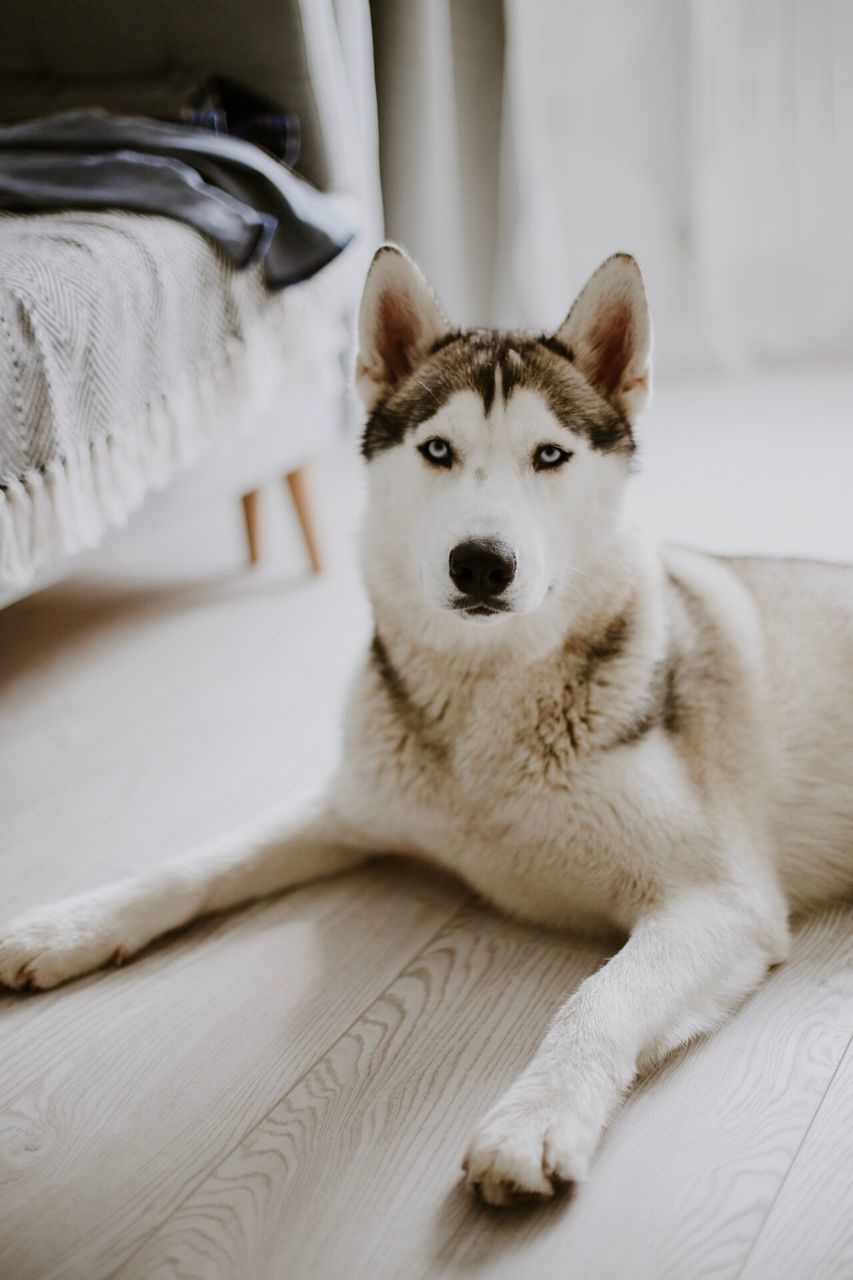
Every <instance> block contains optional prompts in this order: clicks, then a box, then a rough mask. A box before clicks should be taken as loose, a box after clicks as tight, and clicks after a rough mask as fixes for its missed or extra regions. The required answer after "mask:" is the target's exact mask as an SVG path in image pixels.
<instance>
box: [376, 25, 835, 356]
mask: <svg viewBox="0 0 853 1280" xmlns="http://www.w3.org/2000/svg"><path fill="white" fill-rule="evenodd" d="M384 7H385V9H387V10H390V9H391V8H393V9H394V10H395V13H396V17H395V22H396V24H397V26H398V28H399V27H401V26H408V29H409V35H410V37H411V39H410V42H409V45H408V49H407V56H406V58H405V59H403V60H402V61H400V60H399V59H398V60H396V62H395V63H394V65H395V75H396V82H395V85H394V87H393V91H391V90H390V89H389V87H388V84H387V83H386V92H385V95H384V101H383V95H380V131H382V130H383V129H386V130H387V129H388V128H389V127H390V128H391V129H393V127H394V124H393V121H394V120H396V121H397V124H398V125H399V124H400V122H401V121H402V119H403V115H402V114H401V110H400V105H399V104H400V103H401V102H407V103H408V109H409V112H410V114H413V115H414V117H415V118H416V119H418V120H419V121H420V122H421V128H422V129H427V130H431V131H432V151H431V153H430V154H431V159H430V160H429V162H428V164H427V162H426V157H427V153H428V151H429V148H427V147H423V148H420V147H419V145H418V144H417V142H415V144H414V145H412V144H411V135H410V143H409V145H408V146H406V144H405V143H404V142H403V141H401V140H399V139H398V142H397V144H396V146H395V148H394V149H393V152H394V154H387V155H386V153H385V152H384V151H383V166H384V172H383V181H384V182H385V183H386V217H387V221H388V230H389V233H390V234H392V235H395V236H397V237H398V238H400V239H402V240H403V242H404V243H407V244H408V245H409V247H410V248H411V249H412V251H413V252H414V253H415V254H416V256H418V257H419V258H420V259H421V260H422V262H423V264H424V266H425V268H426V269H427V271H428V273H430V274H431V275H432V277H433V278H434V279H435V282H436V284H437V285H438V287H439V289H440V290H441V289H442V284H443V283H444V284H446V285H447V286H449V287H448V288H445V290H444V292H445V294H449V295H450V296H448V297H447V301H448V305H449V306H452V307H453V309H454V311H455V313H456V314H457V316H458V318H459V319H461V320H462V321H464V322H472V321H473V322H479V323H483V322H489V323H498V324H505V325H530V326H534V327H541V326H543V325H549V324H556V323H557V322H558V321H559V320H560V319H561V318H562V316H563V314H564V312H565V310H566V307H567V306H568V304H569V303H570V302H571V300H572V297H573V295H574V293H575V291H576V289H577V288H578V286H579V285H580V284H581V283H582V282H583V280H584V279H585V277H586V275H587V274H588V273H589V272H590V271H591V270H592V269H593V268H594V267H595V266H596V265H597V263H598V262H599V261H601V259H602V258H604V257H606V256H607V255H608V254H610V253H612V252H614V251H615V250H617V249H627V250H629V251H630V252H633V253H634V254H636V256H637V257H638V258H639V260H640V262H641V265H642V266H643V268H644V270H645V272H646V276H647V279H648V284H649V291H650V294H651V297H652V302H653V307H654V313H655V318H656V328H657V336H658V341H657V349H658V358H659V360H660V361H661V362H662V363H663V364H668V365H678V364H681V365H684V364H700V363H701V364H707V363H709V362H713V363H716V364H721V363H722V364H729V365H731V364H734V365H737V364H749V363H758V362H775V361H786V362H788V361H791V360H801V359H803V360H804V359H809V358H820V359H838V358H847V359H849V358H853V3H851V0H504V4H503V13H502V14H497V15H496V12H495V11H496V8H497V7H498V6H496V5H495V4H494V3H491V4H490V3H489V0H477V2H476V4H472V0H456V3H454V0H410V2H408V3H406V4H405V5H402V4H399V2H397V3H395V0H386V4H385V6H384ZM460 11H465V12H467V13H468V15H469V21H468V24H467V28H464V29H463V30H462V31H461V33H460V30H459V26H460V23H459V12H460ZM418 13H419V14H420V22H421V34H420V38H418V36H417V35H416V34H413V31H414V27H413V24H414V22H415V16H414V15H416V14H418ZM406 14H408V15H410V16H409V17H408V18H407V17H406V16H405V15H406ZM472 14H476V17H477V22H478V23H479V27H480V32H481V35H484V36H485V37H486V38H485V39H484V40H481V41H478V39H477V38H476V30H474V31H473V32H472V30H471V26H472V23H471V20H470V18H471V15H472ZM504 23H505V40H504V42H503V54H502V59H501V60H500V61H497V60H496V58H495V53H494V46H495V39H496V32H498V31H500V36H501V38H503V25H504ZM427 27H428V28H429V37H428V38H427V37H426V36H425V35H424V32H425V31H426V30H427ZM377 34H378V35H379V36H380V37H381V34H382V32H381V30H380V31H379V32H378V33H377ZM398 34H399V33H398ZM481 45H482V49H483V50H484V51H485V53H483V52H482V51H481ZM386 55H387V56H388V57H392V58H393V48H390V47H389V48H388V49H386ZM484 59H485V60H484ZM427 63H428V64H429V66H431V67H432V68H433V72H432V73H430V74H429V75H426V76H424V75H423V67H424V66H425V65H427ZM418 65H420V67H421V76H420V81H419V87H418V90H417V92H414V89H413V86H414V85H415V82H416V80H417V75H416V67H417V66H418ZM495 67H497V71H495ZM436 69H437V72H438V74H436ZM501 70H502V86H501V85H500V74H501ZM478 78H479V79H478ZM471 83H475V84H479V86H480V88H479V97H477V96H476V95H472V94H471V93H469V94H468V97H467V99H465V100H464V101H460V85H462V86H465V85H468V84H471ZM496 84H497V88H498V89H499V90H500V91H501V93H502V110H500V111H496V110H495V107H494V94H495V85H496ZM484 85H485V86H486V87H485V88H484ZM489 86H491V87H489ZM395 104H396V106H395ZM478 104H479V105H478ZM389 113H390V119H391V122H392V123H391V124H390V126H389V123H388V122H389ZM436 129H439V130H440V133H439V134H438V135H437V134H436V132H435V131H436ZM386 136H387V134H386ZM472 137H476V139H477V141H476V145H474V146H473V148H472V145H471V138H472ZM466 139H467V144H466ZM493 157H495V158H496V164H495V165H494V166H493V165H492V158H493ZM437 164H438V165H439V168H438V169H437V167H436V166H437ZM437 172H439V173H440V178H439V179H436V176H435V175H436V173H437ZM454 174H455V175H457V176H456V177H455V176H454ZM493 175H497V176H493ZM389 182H390V184H391V188H392V189H391V191H390V196H391V198H390V199H389V189H388V186H387V184H388V183H389ZM394 188H396V190H397V191H398V192H399V191H400V189H401V188H402V190H403V191H404V192H405V200H404V201H403V202H401V201H400V200H399V198H395V196H394ZM406 203H407V204H408V213H407V212H406V209H405V207H404V205H405V204H406ZM437 210H440V215H439V213H438V212H437ZM471 264H475V265H476V281H475V282H474V283H472V281H471V275H472V271H471ZM484 280H485V283H484Z"/></svg>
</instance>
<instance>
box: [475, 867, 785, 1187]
mask: <svg viewBox="0 0 853 1280" xmlns="http://www.w3.org/2000/svg"><path fill="white" fill-rule="evenodd" d="M744 898H745V893H744V892H743V891H742V890H741V891H739V892H735V891H731V892H730V893H726V894H724V893H723V892H722V891H721V890H717V891H716V892H714V891H712V890H710V889H708V890H704V891H701V892H700V891H694V892H690V893H689V894H688V893H684V894H683V895H682V896H680V897H679V898H677V899H675V900H673V901H672V902H670V903H669V904H667V905H665V906H664V907H662V908H660V909H658V910H656V911H655V912H654V913H651V914H649V915H648V916H646V917H644V918H643V919H642V920H641V921H640V922H639V924H638V925H637V927H636V928H635V929H634V931H633V933H632V934H631V937H630V938H629V940H628V942H627V943H626V944H625V946H624V947H623V949H622V950H621V951H620V952H619V953H618V954H617V955H616V956H615V957H614V958H613V959H612V960H611V961H610V962H609V963H608V964H606V965H605V966H604V967H603V968H602V969H600V970H599V971H598V973H596V974H594V975H593V976H592V977H590V978H587V979H586V981H585V982H583V983H582V984H581V986H580V987H579V988H578V990H577V991H576V992H575V994H574V995H573V996H572V997H571V999H570V1000H569V1001H568V1002H567V1003H566V1004H565V1005H564V1006H563V1007H562V1008H561V1009H560V1011H559V1013H558V1014H557V1016H556V1017H555V1018H554V1020H553V1022H552V1024H551V1026H550V1028H549V1030H548V1032H547V1034H546V1036H545V1039H544V1041H543V1043H542V1045H541V1047H540V1048H539V1050H538V1052H537V1054H536V1056H535V1058H534V1059H533V1061H532V1062H531V1063H530V1065H529V1066H528V1067H527V1069H526V1070H525V1071H524V1072H523V1073H522V1075H521V1076H520V1077H519V1079H518V1080H517V1081H516V1082H515V1084H513V1085H512V1086H511V1088H510V1089H509V1091H508V1092H507V1093H506V1094H505V1095H504V1097H503V1098H502V1099H501V1101H500V1102H498V1104H497V1105H496V1106H495V1107H494V1108H493V1109H492V1110H491V1111H490V1112H489V1114H488V1115H487V1116H486V1117H485V1119H484V1120H483V1121H482V1122H481V1123H480V1125H479V1126H478V1128H477V1130H476V1132H475V1134H474V1137H473V1139H472V1141H471V1144H470V1147H469V1150H468V1155H467V1157H466V1160H465V1163H464V1167H465V1168H466V1170H467V1174H468V1182H469V1183H470V1184H472V1185H475V1186H477V1187H479V1190H480V1192H481V1194H482V1196H483V1198H484V1199H485V1200H486V1201H487V1202H488V1203H490V1204H507V1203H509V1201H510V1200H511V1199H512V1195H513V1193H514V1192H520V1193H522V1194H524V1193H527V1194H536V1195H543V1196H550V1195H553V1193H554V1186H555V1184H556V1183H561V1182H576V1181H581V1180H582V1179H583V1178H585V1176H586V1173H587V1169H588V1166H589V1162H590V1159H591V1157H592V1155H593V1153H594V1151H595V1148H596V1146H597V1145H598V1141H599V1138H600V1137H601V1133H602V1131H603V1129H604V1126H605V1125H606V1124H607V1122H608V1120H609V1118H610V1117H611V1115H612V1114H613V1111H614V1110H615V1108H616V1106H617V1105H618V1103H619V1102H620V1100H621V1098H622V1097H623V1095H624V1093H625V1091H626V1089H627V1088H628V1087H629V1085H630V1084H631V1082H632V1081H633V1079H634V1077H635V1075H636V1073H637V1070H638V1067H640V1066H648V1065H649V1064H650V1063H651V1062H653V1061H655V1060H656V1059H658V1058H659V1057H661V1056H663V1055H664V1054H665V1053H667V1052H669V1051H670V1050H671V1049H673V1048H674V1047H675V1046H676V1044H678V1043H683V1042H684V1041H685V1040H687V1039H690V1038H691V1037H692V1036H694V1035H696V1034H698V1033H700V1032H702V1031H707V1030H710V1029H711V1028H712V1027H714V1026H716V1025H719V1023H720V1022H721V1021H722V1020H723V1019H724V1018H725V1017H726V1016H728V1014H730V1013H731V1012H733V1010H734V1009H735V1008H736V1007H737V1005H738V1004H739V1003H740V1001H741V1000H743V999H744V998H745V997H746V996H747V995H748V994H749V993H750V992H751V991H753V990H754V989H755V987H757V986H758V984H759V983H760V981H761V980H762V978H763V977H764V974H765V973H766V971H767V969H768V967H769V966H770V965H772V964H775V963H778V962H779V961H780V960H782V959H784V957H785V955H786V953H787V943H788V932H787V920H786V912H785V906H784V903H783V902H782V900H781V895H778V894H777V893H776V892H775V891H774V890H772V889H771V890H770V891H769V893H768V896H767V901H763V900H762V901H761V905H760V906H757V907H756V906H755V902H756V895H754V894H753V897H752V909H751V906H750V903H749V901H745V900H744Z"/></svg>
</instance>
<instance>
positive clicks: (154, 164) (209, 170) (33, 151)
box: [0, 111, 353, 289]
mask: <svg viewBox="0 0 853 1280" xmlns="http://www.w3.org/2000/svg"><path fill="white" fill-rule="evenodd" d="M0 208H5V209H16V210H22V209H29V210H36V209H56V208H86V209H92V208H122V209H133V210H136V211H144V212H148V213H163V214H167V215H168V216H170V217H174V218H178V219H180V220H181V221H183V222H189V223H191V224H192V225H193V226H195V227H197V228H198V230H199V231H201V232H202V233H203V234H204V235H207V236H209V237H210V239H212V240H213V241H215V243H216V244H218V245H219V246H220V247H221V248H222V249H223V251H224V252H225V253H227V254H228V256H229V257H230V258H231V260H232V261H233V262H234V263H235V265H236V266H245V265H247V263H249V262H252V261H256V260H257V259H258V257H262V258H263V265H264V275H265V278H266V281H267V284H268V285H269V286H270V288H273V289H275V288H281V287H282V286H284V285H287V284H295V283H297V282H298V281H300V280H305V279H307V278H308V277H309V276H311V275H314V274H315V272H317V271H319V270H320V269H321V268H322V267H324V266H325V265H326V264H327V263H328V262H331V260H332V259H333V258H335V257H337V255H338V254H339V253H340V252H341V251H342V249H344V248H345V247H346V245H347V244H348V243H349V242H350V240H351V239H352V238H353V231H352V228H351V227H350V226H349V225H348V224H347V222H346V220H345V218H344V217H343V215H342V213H341V211H340V209H339V207H338V206H337V204H336V203H335V202H334V201H333V200H332V199H331V198H330V197H329V196H326V195H324V194H323V193H322V192H320V191H317V190H316V189H315V188H314V187H312V186H310V185H309V184H308V183H307V182H305V181H303V179H301V178H299V177H297V176H296V174H294V173H293V172H291V171H290V170H289V169H287V168H285V167H284V165H282V164H281V163H280V162H279V161H277V160H275V159H273V158H272V157H271V156H268V155H267V154H266V153H265V152H263V151H261V150H260V149H259V148H258V147H255V146H253V145H252V144H251V143H249V142H244V141H242V140H241V139H239V138H231V137H228V136H224V135H221V134H210V133H206V132H204V131H202V130H199V129H194V128H192V127H185V126H181V125H173V124H161V123H159V122H158V121H154V120H146V119H142V118H135V117H134V118H129V117H123V116H111V115H108V114H107V113H105V112H101V111H72V112H67V113H64V114H62V115H55V116H46V117H44V118H43V119H39V120H28V121H25V122H24V123H22V124H15V125H7V126H2V127H0Z"/></svg>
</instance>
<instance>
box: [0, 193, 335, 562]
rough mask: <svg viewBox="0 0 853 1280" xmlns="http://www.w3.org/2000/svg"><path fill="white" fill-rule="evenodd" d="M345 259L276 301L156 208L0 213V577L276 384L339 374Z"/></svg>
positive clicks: (238, 425) (117, 509)
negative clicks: (149, 212) (151, 212)
mask: <svg viewBox="0 0 853 1280" xmlns="http://www.w3.org/2000/svg"><path fill="white" fill-rule="evenodd" d="M347 258H348V255H347V254H344V255H342V258H341V259H339V260H338V262H336V263H333V264H332V265H331V266H330V267H328V268H327V269H326V270H325V271H323V272H321V273H320V275H319V276H315V277H314V278H313V279H311V280H309V281H306V282H305V283H304V284H300V285H296V286H294V287H292V288H291V289H288V290H286V291H285V292H284V293H281V294H278V295H275V296H273V295H270V294H269V293H268V292H267V291H266V290H265V289H264V286H263V283H262V281H261V278H260V274H259V272H258V270H257V269H249V270H246V271H242V272H238V271H235V270H234V269H233V268H232V267H231V266H230V265H229V264H228V263H227V261H226V259H225V258H224V257H223V255H222V254H220V253H219V251H218V250H217V249H215V248H214V247H213V246H212V245H210V244H209V243H208V242H207V241H205V240H204V239H203V237H202V236H201V235H199V233H198V232H197V231H195V230H193V229H192V228H190V227H188V226H186V225H184V224H182V223H179V222H174V221H172V220H170V219H169V218H164V217H156V216H146V215H141V214H136V213H122V212H109V211H107V212H93V213H82V212H62V213H43V214H26V215H23V214H0V587H10V586H11V587H20V586H24V585H26V584H27V583H28V582H30V581H31V580H32V579H33V577H34V576H35V575H36V573H37V572H38V571H39V570H40V569H41V568H43V567H45V566H47V565H49V564H51V563H52V562H54V561H56V560H57V559H58V558H60V557H62V556H66V555H69V554H72V553H74V552H77V551H81V550H83V549H85V548H88V547H91V546H94V545H95V544H96V543H97V542H98V541H99V540H100V539H101V537H102V536H103V534H104V531H105V530H106V529H107V528H108V527H109V526H110V525H116V524H121V523H123V522H124V521H126V519H127V517H128V516H129V515H130V513H131V512H132V511H133V510H134V509H135V508H136V507H138V506H139V505H140V503H141V502H142V501H143V499H144V497H145V495H146V493H148V492H149V491H150V490H152V489H157V488H162V487H163V486H164V485H165V484H167V483H168V481H169V480H170V479H172V477H173V476H174V475H175V474H176V473H177V472H178V471H179V470H181V469H182V468H183V467H185V466H188V465H189V464H190V463H192V462H193V461H194V460H195V459H197V458H198V457H199V456H201V455H202V454H203V453H205V452H207V451H208V450H210V449H211V448H213V447H215V445H216V444H217V442H218V441H224V440H226V439H227V438H228V437H233V435H234V433H235V432H239V431H241V430H248V429H251V427H252V426H253V424H254V422H255V421H256V420H259V419H260V418H262V417H263V415H264V413H266V414H267V415H268V414H269V411H270V408H271V407H272V405H273V404H274V403H275V401H276V399H279V400H280V397H281V396H282V394H286V388H287V382H288V379H289V378H293V377H300V378H302V377H311V378H316V377H322V378H324V379H330V380H332V382H331V383H330V384H329V385H333V384H334V382H335V381H337V382H338V383H339V382H340V380H341V374H340V360H339V352H340V349H341V347H342V345H343V342H344V341H345V337H344V335H343V333H342V327H341V322H340V320H336V319H335V317H339V316H340V315H341V313H342V310H343V308H342V304H341V292H340V291H341V278H342V276H343V278H345V277H346V275H347V269H346V267H347V266H348V264H346V265H345V266H344V267H343V269H341V268H340V267H339V265H338V264H339V263H341V262H344V263H345V260H346V259H347ZM350 274H351V273H350Z"/></svg>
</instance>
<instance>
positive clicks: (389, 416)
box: [357, 246, 651, 639]
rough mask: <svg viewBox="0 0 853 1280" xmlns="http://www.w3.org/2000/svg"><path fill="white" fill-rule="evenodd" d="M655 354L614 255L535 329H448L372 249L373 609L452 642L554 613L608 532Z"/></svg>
mask: <svg viewBox="0 0 853 1280" xmlns="http://www.w3.org/2000/svg"><path fill="white" fill-rule="evenodd" d="M650 349H651V327H650V322H649V315H648V307H647V304H646V296H645V290H644V288H643V281H642V277H641V275H640V271H639V268H638V267H637V264H636V262H635V261H634V259H633V258H631V257H629V256H628V255H626V254H617V255H616V256H615V257H612V258H609V259H608V260H607V261H606V262H605V263H604V264H603V265H602V266H601V267H599V269H598V270H597V271H596V272H595V274H594V275H593V276H592V278H591V279H590V280H589V282H588V283H587V285H586V286H585V288H584V289H583V290H582V292H581V294H580V296H579V297H578V299H577V301H576V302H575V304H574V306H573V307H572V308H571V310H570V312H569V314H568V316H567V318H566V320H565V321H564V323H563V324H562V325H561V326H560V328H559V329H558V330H557V332H556V333H555V334H553V335H542V336H535V335H529V334H517V333H501V332H496V331H492V330H467V331H466V330H458V329H454V328H453V327H452V326H451V325H450V324H449V322H448V321H447V320H446V318H445V317H444V315H443V313H442V311H441V308H440V306H439V304H438V302H437V301H436V298H435V296H434V295H433V293H432V292H431V290H430V288H429V286H428V285H427V283H426V281H425V280H424V278H423V276H422V275H421V273H420V272H419V271H418V269H417V267H416V266H415V265H414V263H413V262H412V261H411V260H410V259H409V258H408V257H407V256H406V255H405V254H404V253H403V252H402V251H401V250H399V249H397V248H394V247H393V246H385V247H384V248H382V249H380V250H379V252H378V253H377V254H376V257H375V258H374V260H373V264H372V266H371V268H370V272H369V274H368V277H367V282H366V285H365V289H364V296H363V299H362V304H361V314H360V319H359V354H358V364H357V383H358V388H359V391H360V394H361V397H362V400H363V402H364V405H365V408H366V410H367V423H366V426H365V431H364V438H363V445H362V448H363V453H364V456H365V457H366V459H367V460H368V462H369V468H368V470H369V504H368V512H367V522H366V529H365V539H364V559H365V575H366V579H367V583H368V588H369V590H370V592H371V595H372V596H373V598H374V602H375V603H377V602H383V601H384V602H385V603H386V604H389V605H393V606H394V607H395V608H396V609H397V611H398V612H399V611H403V612H405V613H406V614H407V615H408V616H409V617H410V619H411V620H412V622H413V624H414V625H415V626H416V627H417V628H419V629H424V630H426V631H429V632H430V633H431V634H432V635H436V634H437V633H438V632H441V633H442V634H444V635H448V636H454V637H456V638H457V639H461V630H466V631H467V632H469V633H474V632H477V633H479V634H483V633H484V632H486V631H488V632H489V633H490V634H492V633H496V632H497V631H499V630H501V631H503V630H505V629H506V628H508V627H510V626H511V623H512V620H513V618H517V617H519V616H521V615H531V614H538V613H542V612H543V611H546V612H547V611H548V610H549V609H551V610H554V609H555V608H560V607H561V606H562V607H563V608H564V607H565V605H566V603H567V602H570V601H571V597H572V593H573V590H574V589H576V588H577V585H578V582H579V580H580V579H581V578H583V577H585V576H588V575H589V574H594V572H595V564H596V560H597V558H598V557H599V555H600V554H601V552H602V550H603V548H604V547H605V546H606V545H607V544H608V543H609V541H610V540H611V539H612V537H613V533H614V530H615V529H616V527H617V526H618V524H619V519H620V513H621V508H622V502H623V492H624V489H625V484H626V479H627V476H628V474H629V469H630V462H631V458H632V455H633V453H634V449H635V440H634V434H633V424H634V422H635V420H636V417H637V415H638V414H639V412H640V410H641V409H642V408H643V405H644V404H645V402H646V399H647V397H648V392H649V382H650V353H651V352H650ZM460 629H461V630H460Z"/></svg>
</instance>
